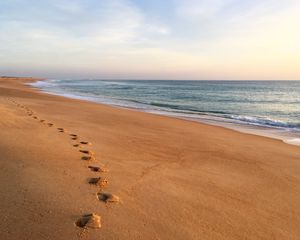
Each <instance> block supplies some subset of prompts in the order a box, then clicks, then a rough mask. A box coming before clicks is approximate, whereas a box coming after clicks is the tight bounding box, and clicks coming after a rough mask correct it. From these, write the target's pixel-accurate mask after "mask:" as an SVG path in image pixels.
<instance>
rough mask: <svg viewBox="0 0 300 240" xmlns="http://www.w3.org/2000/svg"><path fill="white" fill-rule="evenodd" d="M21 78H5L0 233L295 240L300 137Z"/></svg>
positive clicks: (0, 87)
mask: <svg viewBox="0 0 300 240" xmlns="http://www.w3.org/2000/svg"><path fill="white" fill-rule="evenodd" d="M28 81H34V79H30V78H28V79H25V78H23V79H18V78H16V79H14V78H9V79H8V78H1V79H0V153H1V154H0V169H1V174H0V202H1V205H0V214H1V217H2V224H1V239H3V240H6V239H10V240H11V239H77V238H84V239H295V240H296V239H299V236H300V228H299V226H300V217H299V216H300V208H299V206H300V148H299V147H296V146H291V145H287V144H285V143H283V142H281V141H278V140H274V139H269V138H264V137H259V136H254V135H249V134H242V133H238V132H234V131H231V130H228V129H223V128H220V127H215V126H209V125H205V124H199V123H194V122H189V121H185V120H179V119H174V118H169V117H164V116H156V115H151V114H147V113H141V112H136V111H132V110H126V109H117V108H114V107H110V106H105V105H101V104H95V103H90V102H86V101H81V100H71V99H67V98H63V97H58V96H51V95H48V94H44V93H40V92H38V91H37V90H34V89H31V88H29V87H28V86H24V85H23V83H24V82H28ZM52 126H55V127H52ZM83 160H84V161H83ZM92 180H93V181H92ZM90 181H92V182H90ZM89 183H93V184H89ZM107 183H109V184H107ZM94 185H96V186H94ZM97 185H98V186H97Z"/></svg>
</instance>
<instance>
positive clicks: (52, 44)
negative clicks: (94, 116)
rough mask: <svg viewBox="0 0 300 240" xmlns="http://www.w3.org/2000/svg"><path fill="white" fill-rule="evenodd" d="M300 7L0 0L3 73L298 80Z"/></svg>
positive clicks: (290, 0) (258, 0)
mask: <svg viewBox="0 0 300 240" xmlns="http://www.w3.org/2000/svg"><path fill="white" fill-rule="evenodd" d="M299 11H300V4H299V3H298V1H296V0H286V1H280V0H278V1H277V0H252V1H250V0H247V1H238V0H166V1H164V2H162V1H158V0H153V1H151V4H150V2H148V1H137V0H101V1H98V0H73V1H69V0H45V1H38V0H26V1H25V0H9V1H1V2H0V71H3V72H4V73H19V74H22V73H28V74H29V75H30V73H31V74H39V75H47V76H55V75H57V76H73V77H81V76H87V75H89V77H91V76H94V77H97V76H98V77H103V76H109V75H111V76H112V77H114V76H116V75H117V76H122V74H123V77H124V78H128V77H129V76H130V77H134V76H135V77H136V78H139V77H142V76H144V78H149V77H151V76H152V77H153V78H154V77H155V78H185V77H184V76H186V77H187V78H193V79H195V78H198V79H200V78H201V79H202V78H205V79H208V78H209V79H210V78H260V77H259V76H263V77H264V78H275V77H276V76H280V77H281V78H284V76H287V78H298V77H299V78H300V74H299V73H298V72H299V71H296V68H297V66H296V65H297V64H298V65H299V64H300V59H299V58H300V57H299V56H300V54H299V45H300V41H299V40H300V39H299V38H300V34H299V33H298V31H296V29H298V28H299V27H300V26H299V23H300V17H299V16H300V12H299ZM274 68H276V69H275V70H274ZM255 72H256V73H257V74H253V73H255ZM273 73H276V74H273ZM176 76H177V77H176Z"/></svg>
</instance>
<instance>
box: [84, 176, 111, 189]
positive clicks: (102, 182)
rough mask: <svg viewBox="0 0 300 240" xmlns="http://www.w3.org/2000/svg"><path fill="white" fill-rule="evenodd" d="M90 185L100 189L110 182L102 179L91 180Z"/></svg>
mask: <svg viewBox="0 0 300 240" xmlns="http://www.w3.org/2000/svg"><path fill="white" fill-rule="evenodd" d="M89 184H92V185H96V186H98V187H101V188H103V187H105V186H106V185H107V184H108V180H107V179H106V178H101V177H98V178H90V179H89Z"/></svg>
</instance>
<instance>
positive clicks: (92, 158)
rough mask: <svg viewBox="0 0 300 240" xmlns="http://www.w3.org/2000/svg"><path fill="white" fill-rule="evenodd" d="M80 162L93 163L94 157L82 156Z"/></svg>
mask: <svg viewBox="0 0 300 240" xmlns="http://www.w3.org/2000/svg"><path fill="white" fill-rule="evenodd" d="M81 159H82V160H85V161H95V160H96V159H95V157H94V156H83V157H81Z"/></svg>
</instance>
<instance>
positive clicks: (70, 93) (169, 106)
mask: <svg viewBox="0 0 300 240" xmlns="http://www.w3.org/2000/svg"><path fill="white" fill-rule="evenodd" d="M93 81H94V80H93ZM93 81H88V82H86V81H85V82H84V83H83V82H81V81H76V83H75V85H76V86H81V85H82V86H88V87H89V89H84V88H82V89H76V91H77V93H76V92H74V89H73V90H72V89H64V87H63V85H62V86H61V83H63V84H65V82H66V80H55V79H51V80H47V81H38V82H35V83H31V84H30V85H32V86H34V87H37V88H40V89H42V90H44V91H47V92H48V93H50V92H52V93H55V94H57V95H63V96H66V97H71V98H79V99H85V100H89V101H94V102H99V103H104V104H109V105H115V106H119V107H126V108H134V109H137V110H141V111H146V112H155V113H159V114H165V115H170V114H172V116H178V117H182V116H184V117H188V118H194V119H199V118H210V117H211V118H214V120H216V119H217V121H219V122H229V123H238V124H247V125H254V126H263V127H272V128H281V129H292V130H297V131H300V122H299V123H290V122H285V121H281V120H277V119H271V118H268V117H259V116H245V115H243V114H241V115H239V114H233V113H232V112H229V111H228V112H227V111H213V110H212V111H210V110H203V111H201V110H200V109H197V107H193V106H192V105H184V104H176V103H174V102H173V103H172V102H171V101H170V102H169V103H168V102H161V101H160V100H159V101H150V100H149V101H147V99H145V100H142V101H141V100H136V99H130V98H122V97H121V98H118V97H112V96H101V95H98V94H96V93H95V91H91V89H90V86H93V84H94V82H93ZM74 82H75V81H72V83H73V84H74ZM67 84H71V82H70V81H68V82H67ZM103 84H104V85H106V86H104V85H103ZM111 85H114V88H118V89H121V90H125V89H134V88H135V84H133V83H131V84H128V82H127V83H123V82H122V83H120V82H115V81H101V85H98V86H97V87H98V88H99V87H101V88H104V89H106V88H107V87H108V88H109V87H110V86H111ZM181 100H182V99H181ZM182 103H184V102H182Z"/></svg>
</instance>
